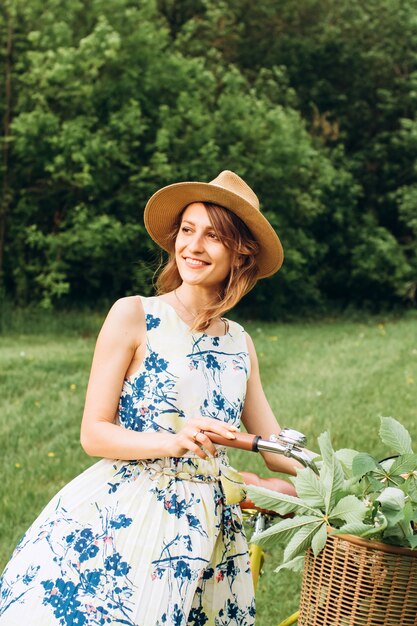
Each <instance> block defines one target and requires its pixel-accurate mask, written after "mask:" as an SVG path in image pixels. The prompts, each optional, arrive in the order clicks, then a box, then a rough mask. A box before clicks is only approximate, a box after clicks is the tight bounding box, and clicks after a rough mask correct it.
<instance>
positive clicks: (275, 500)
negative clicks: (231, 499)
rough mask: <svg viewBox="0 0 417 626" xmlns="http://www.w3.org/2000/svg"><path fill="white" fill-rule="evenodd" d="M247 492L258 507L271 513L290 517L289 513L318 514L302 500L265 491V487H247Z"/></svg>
mask: <svg viewBox="0 0 417 626" xmlns="http://www.w3.org/2000/svg"><path fill="white" fill-rule="evenodd" d="M247 492H248V494H249V496H250V497H251V499H252V500H253V502H254V503H255V504H256V506H259V507H261V508H262V509H268V510H270V511H276V513H279V514H280V515H288V513H294V512H297V513H306V512H308V511H311V512H314V513H317V511H316V509H315V508H314V506H309V503H308V504H306V503H304V502H303V501H302V500H300V498H296V497H294V496H290V495H287V494H285V493H279V492H278V491H272V490H271V489H265V488H264V487H255V486H254V485H248V486H247Z"/></svg>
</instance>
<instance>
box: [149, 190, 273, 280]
mask: <svg viewBox="0 0 417 626" xmlns="http://www.w3.org/2000/svg"><path fill="white" fill-rule="evenodd" d="M192 202H212V203H213V204H219V205H220V206H223V207H225V208H226V209H229V210H230V211H232V212H233V213H235V215H237V216H238V217H240V219H241V220H242V221H243V222H244V223H245V224H246V226H247V227H248V228H249V229H250V231H251V232H252V234H253V236H254V237H255V239H256V241H257V242H258V243H259V246H260V250H259V253H258V254H257V256H256V262H257V265H258V268H259V274H258V277H259V278H266V277H267V276H271V275H272V274H275V272H277V271H278V270H279V268H280V267H281V265H282V262H283V260H284V252H283V249H282V245H281V242H280V240H279V237H278V235H277V234H276V232H275V231H274V229H273V228H272V226H271V224H270V223H269V222H268V220H267V219H266V218H265V217H264V216H263V215H262V213H261V212H260V211H259V210H257V209H255V208H254V207H253V206H252V205H251V204H250V203H249V202H247V201H246V200H245V199H244V198H242V197H241V196H240V195H237V194H235V193H233V192H232V191H229V190H228V189H224V188H223V187H220V186H218V185H213V184H212V183H201V182H182V183H174V184H173V185H168V186H167V187H163V188H162V189H159V191H157V192H156V193H154V195H153V196H152V197H151V198H150V199H149V201H148V203H147V205H146V207H145V212H144V221H145V227H146V229H147V231H148V233H149V235H150V236H151V237H152V239H153V240H154V241H155V242H156V243H157V244H158V245H159V246H161V248H163V249H164V250H166V251H167V252H170V251H171V250H172V249H173V241H172V239H171V238H170V235H169V233H170V232H172V229H173V227H174V224H175V221H176V219H177V217H178V215H179V214H180V213H181V211H182V210H183V209H184V208H185V207H186V206H187V205H188V204H191V203H192Z"/></svg>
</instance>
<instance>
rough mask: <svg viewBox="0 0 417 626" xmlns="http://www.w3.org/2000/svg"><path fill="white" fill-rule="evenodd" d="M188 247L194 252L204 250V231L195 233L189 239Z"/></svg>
mask: <svg viewBox="0 0 417 626" xmlns="http://www.w3.org/2000/svg"><path fill="white" fill-rule="evenodd" d="M188 248H189V250H190V251H191V250H192V251H193V252H202V251H203V249H204V237H203V234H202V233H197V232H196V233H194V234H193V236H192V237H191V239H189V240H188Z"/></svg>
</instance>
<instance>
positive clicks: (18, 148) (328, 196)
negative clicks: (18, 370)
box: [0, 0, 417, 318]
mask: <svg viewBox="0 0 417 626" xmlns="http://www.w3.org/2000/svg"><path fill="white" fill-rule="evenodd" d="M378 7H379V8H378ZM412 9H413V3H412V2H411V0H408V1H400V0H383V2H382V3H381V2H376V0H372V2H370V3H368V4H367V6H366V7H364V6H362V3H359V2H356V0H354V1H353V2H349V3H348V2H347V0H346V1H345V0H342V2H336V1H329V2H327V3H324V4H323V3H319V2H317V1H315V0H303V1H302V2H295V0H285V1H284V2H283V3H280V5H279V8H277V5H276V3H275V2H273V1H272V0H261V1H260V2H258V3H256V4H253V3H250V2H248V1H247V0H244V1H243V2H241V1H239V2H237V1H235V0H233V1H232V2H227V3H225V2H213V1H212V0H201V2H191V1H190V2H188V1H186V2H180V1H179V0H165V1H162V0H160V1H159V2H156V1H154V0H143V1H141V2H139V1H137V0H117V1H116V2H111V3H108V2H105V1H104V0H93V2H90V3H88V4H85V3H82V2H79V1H78V0H65V1H64V2H62V1H61V2H57V1H56V0H44V1H42V2H41V1H40V0H32V1H31V2H30V3H29V4H28V3H24V2H23V0H6V1H5V3H4V4H3V6H2V8H1V9H0V38H1V40H3V41H4V44H5V45H2V50H3V52H2V54H3V56H2V63H3V65H4V68H5V72H4V74H5V76H6V80H5V82H4V84H2V85H1V86H0V90H1V93H0V96H1V98H0V109H1V110H0V113H1V114H2V115H3V116H4V119H5V125H4V129H5V130H4V136H3V139H2V144H3V162H2V165H1V169H0V172H1V176H2V180H3V185H2V187H3V197H2V201H1V204H0V259H1V261H2V276H1V278H2V282H3V284H4V286H5V289H6V292H7V294H8V295H9V296H10V297H13V298H14V299H16V300H17V301H18V302H19V303H21V304H25V303H29V302H40V303H42V304H43V305H44V306H55V305H57V304H59V303H64V304H68V303H73V302H83V303H92V302H96V301H97V300H100V301H103V300H111V299H114V298H116V297H118V296H120V295H123V294H126V293H133V292H135V291H141V292H144V293H150V292H151V289H152V275H153V271H154V269H155V267H156V264H157V259H158V253H157V251H156V250H155V247H154V245H153V243H152V242H151V241H150V240H149V238H148V237H147V235H146V231H145V230H144V227H143V222H142V211H143V207H144V205H145V203H146V200H147V199H148V198H149V196H150V195H151V194H152V193H153V192H154V191H155V190H156V189H158V188H159V187H161V186H163V185H165V184H169V183H171V182H176V181H178V180H192V179H197V180H198V179H199V180H205V181H206V180H210V179H211V178H213V177H214V176H216V175H217V174H218V172H219V171H220V170H221V169H225V168H228V169H233V170H235V171H236V172H237V173H239V174H240V175H241V176H242V177H244V178H245V179H246V180H247V181H248V183H249V184H251V185H252V186H253V188H254V189H255V190H256V192H257V193H258V195H259V197H260V198H261V203H262V209H263V210H264V211H265V213H266V214H267V216H268V217H269V219H270V220H271V222H272V223H273V224H274V226H275V227H276V229H277V231H278V232H279V234H280V236H281V238H282V241H283V244H284V249H285V254H286V260H285V264H284V268H283V270H282V271H281V272H280V273H279V274H278V275H277V276H276V277H274V278H273V279H272V281H268V283H265V284H262V283H261V284H260V285H259V286H258V287H257V288H256V289H255V291H254V292H253V294H252V295H251V296H248V298H247V299H246V305H247V306H248V308H249V309H250V310H251V311H254V312H256V313H257V314H258V315H261V316H263V317H265V318H271V317H272V318H276V317H279V316H282V314H283V313H288V312H292V313H294V312H296V313H302V312H305V311H311V310H313V309H319V310H323V309H324V308H325V307H328V306H333V305H334V304H335V303H336V304H337V305H342V306H346V305H348V304H351V303H353V304H355V305H359V306H362V305H363V304H366V306H371V307H372V308H373V309H378V308H380V307H381V306H386V305H392V304H393V303H397V302H406V301H407V300H408V301H413V300H414V301H415V292H416V269H417V244H416V237H417V226H416V219H417V217H416V213H417V211H416V209H415V206H416V205H415V202H414V200H417V192H416V189H417V172H416V167H415V143H416V139H415V137H416V136H417V135H416V131H415V123H416V122H415V120H414V108H415V107H414V106H413V105H414V100H415V95H414V94H415V88H414V83H415V80H416V78H415V77H416V76H417V68H416V59H415V54H414V52H413V50H414V49H415V46H414V47H413V45H414V44H415V42H416V41H417V25H416V24H415V20H412V19H411V17H412ZM371 26H372V29H374V30H370V27H371ZM375 29H376V30H375ZM374 31H375V32H374ZM400 32H401V36H402V39H401V42H402V43H401V45H398V37H397V35H398V34H399V33H400ZM394 38H396V39H395V41H394ZM2 233H5V234H4V235H3V234H2Z"/></svg>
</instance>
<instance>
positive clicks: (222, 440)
mask: <svg viewBox="0 0 417 626" xmlns="http://www.w3.org/2000/svg"><path fill="white" fill-rule="evenodd" d="M204 434H205V435H207V437H209V439H211V440H212V442H213V443H218V444H219V445H221V446H227V447H228V448H239V449H240V450H248V451H249V452H258V441H259V439H260V437H259V435H251V434H249V433H235V435H236V439H227V437H222V436H221V435H218V434H217V433H212V432H211V431H209V430H205V431H204Z"/></svg>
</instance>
